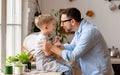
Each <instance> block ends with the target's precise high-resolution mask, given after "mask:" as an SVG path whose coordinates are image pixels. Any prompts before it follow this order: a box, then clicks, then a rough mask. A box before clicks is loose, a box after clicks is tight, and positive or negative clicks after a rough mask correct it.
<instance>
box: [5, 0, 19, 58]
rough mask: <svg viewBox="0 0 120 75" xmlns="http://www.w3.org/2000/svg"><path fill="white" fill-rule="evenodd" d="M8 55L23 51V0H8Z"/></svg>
mask: <svg viewBox="0 0 120 75" xmlns="http://www.w3.org/2000/svg"><path fill="white" fill-rule="evenodd" d="M6 37H7V38H6V55H7V56H6V57H8V56H11V55H16V54H18V53H19V52H20V51H21V0H7V35H6Z"/></svg>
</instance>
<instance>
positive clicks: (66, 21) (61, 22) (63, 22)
mask: <svg viewBox="0 0 120 75" xmlns="http://www.w3.org/2000/svg"><path fill="white" fill-rule="evenodd" d="M71 20H72V19H68V20H64V21H60V23H62V24H63V25H64V22H67V21H71Z"/></svg>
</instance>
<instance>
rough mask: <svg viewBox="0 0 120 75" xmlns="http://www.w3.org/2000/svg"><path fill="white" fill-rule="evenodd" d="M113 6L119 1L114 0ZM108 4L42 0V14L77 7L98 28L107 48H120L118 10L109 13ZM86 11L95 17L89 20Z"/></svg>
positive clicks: (87, 0) (101, 0)
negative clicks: (91, 11)
mask: <svg viewBox="0 0 120 75" xmlns="http://www.w3.org/2000/svg"><path fill="white" fill-rule="evenodd" d="M113 2H114V3H115V4H117V5H118V4H120V1H119V0H118V1H117V0H114V1H113ZM109 5H110V2H108V1H106V0H75V1H73V2H69V0H42V13H51V12H52V9H54V10H55V11H58V10H59V9H61V8H67V7H77V8H78V9H80V11H81V14H82V17H84V18H87V19H88V20H89V21H90V22H91V23H94V24H96V25H97V26H98V28H99V30H100V31H101V33H102V34H103V36H104V38H105V40H106V42H107V44H108V47H112V46H113V45H114V46H116V47H118V48H120V10H118V9H117V10H115V11H111V10H110V9H109ZM87 10H93V11H94V13H95V16H94V17H92V18H90V17H87V16H86V15H85V13H86V11H87Z"/></svg>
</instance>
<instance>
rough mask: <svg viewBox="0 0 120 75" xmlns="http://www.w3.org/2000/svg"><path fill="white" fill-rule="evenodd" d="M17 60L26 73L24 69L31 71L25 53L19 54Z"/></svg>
mask: <svg viewBox="0 0 120 75" xmlns="http://www.w3.org/2000/svg"><path fill="white" fill-rule="evenodd" d="M17 59H18V60H19V61H21V62H22V64H23V68H24V70H25V71H26V69H29V70H30V69H31V62H30V58H29V55H28V54H26V53H21V54H18V55H17Z"/></svg>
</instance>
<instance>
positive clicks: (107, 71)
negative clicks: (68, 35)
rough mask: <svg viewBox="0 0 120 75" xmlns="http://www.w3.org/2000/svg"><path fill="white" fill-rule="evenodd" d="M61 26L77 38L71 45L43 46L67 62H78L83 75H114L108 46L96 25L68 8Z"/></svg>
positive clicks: (62, 16) (63, 14) (76, 11)
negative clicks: (72, 32)
mask: <svg viewBox="0 0 120 75" xmlns="http://www.w3.org/2000/svg"><path fill="white" fill-rule="evenodd" d="M61 26H63V28H64V29H65V30H66V31H68V32H70V31H75V36H74V38H73V40H72V42H71V43H70V44H64V45H63V46H62V47H63V48H58V47H57V46H55V45H51V44H50V43H48V42H47V43H44V44H43V43H41V46H42V47H43V48H44V49H46V48H49V49H51V51H52V52H53V53H55V54H57V55H59V56H61V57H62V58H63V59H64V60H65V61H78V65H79V68H80V69H81V71H82V75H113V69H112V66H111V62H110V58H109V53H108V50H107V45H106V43H105V41H104V39H103V37H102V35H101V33H100V32H99V30H98V29H97V27H96V26H95V25H92V24H90V23H89V22H88V21H86V20H85V19H81V13H80V11H79V10H78V9H76V8H67V9H65V10H64V11H63V12H62V14H61Z"/></svg>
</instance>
